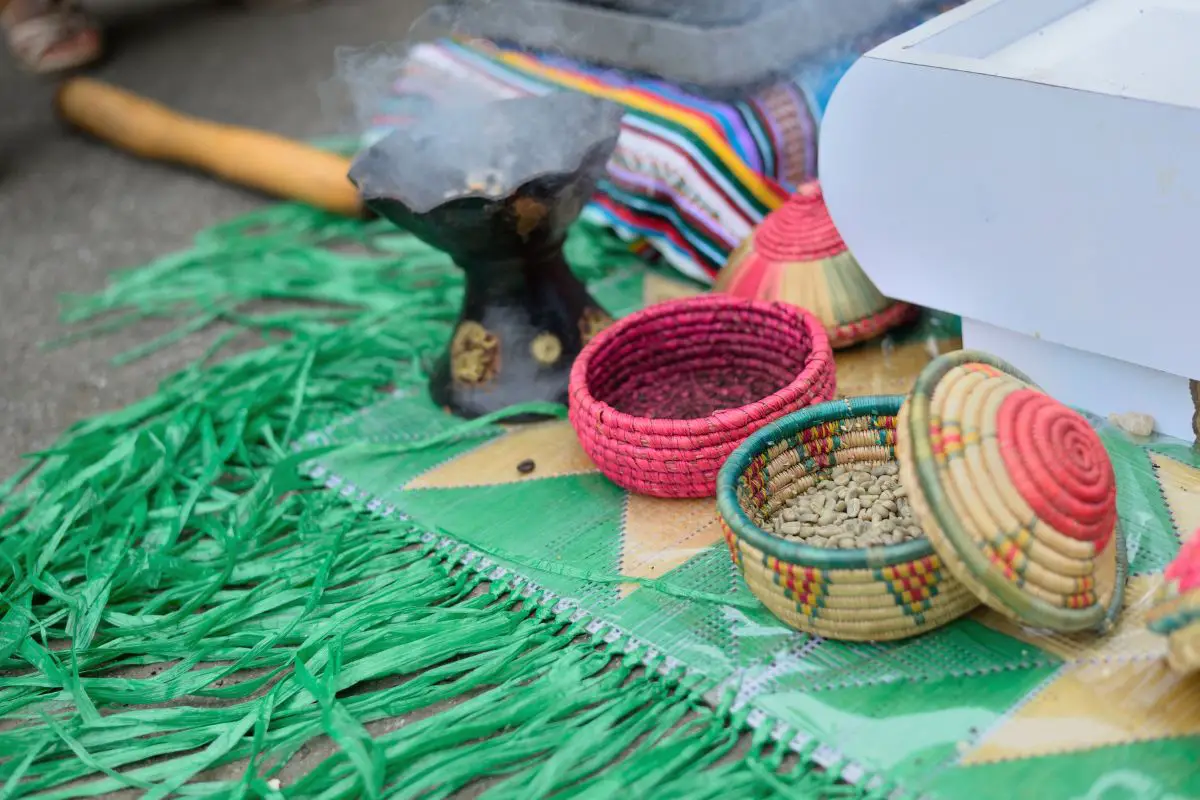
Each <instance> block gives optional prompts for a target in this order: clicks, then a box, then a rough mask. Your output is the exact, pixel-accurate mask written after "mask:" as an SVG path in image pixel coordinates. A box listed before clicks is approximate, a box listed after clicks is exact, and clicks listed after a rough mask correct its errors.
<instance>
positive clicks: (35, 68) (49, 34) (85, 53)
mask: <svg viewBox="0 0 1200 800" xmlns="http://www.w3.org/2000/svg"><path fill="white" fill-rule="evenodd" d="M0 29H2V30H3V32H4V36H5V38H6V39H7V40H8V46H9V49H10V50H11V51H12V53H13V57H14V58H16V60H17V62H18V63H19V64H20V66H21V68H22V69H24V70H26V71H28V72H33V73H36V74H38V75H46V74H49V73H53V72H63V71H66V70H71V69H76V68H77V67H82V66H85V65H87V64H90V63H92V62H93V61H96V60H97V59H98V58H100V56H101V54H102V52H103V41H102V39H101V35H100V29H99V28H98V27H97V26H96V24H95V22H93V21H92V19H91V18H90V17H88V16H87V15H86V14H85V13H83V11H81V10H80V9H79V8H78V7H77V6H76V5H75V4H74V3H73V2H71V0H11V2H9V3H8V5H7V6H6V7H5V8H4V10H3V11H0Z"/></svg>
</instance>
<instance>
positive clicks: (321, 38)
mask: <svg viewBox="0 0 1200 800" xmlns="http://www.w3.org/2000/svg"><path fill="white" fill-rule="evenodd" d="M83 2H84V5H85V6H86V7H87V8H89V10H92V11H94V12H95V13H96V14H97V15H98V16H99V17H100V18H101V19H102V20H103V21H104V22H105V23H106V25H107V28H108V34H109V38H110V41H109V45H110V56H109V58H108V60H107V61H106V62H105V63H104V64H102V65H100V66H99V67H98V68H94V69H92V70H90V73H91V74H93V75H95V76H96V77H99V78H102V79H104V80H108V81H111V82H113V83H115V84H117V85H119V86H122V87H125V88H127V89H130V90H132V91H135V92H138V93H140V94H144V95H147V96H149V97H151V98H154V99H156V100H159V101H162V102H165V103H167V104H169V105H171V106H173V107H175V108H178V109H180V110H182V111H185V112H188V113H191V114H196V115H200V116H203V117H208V118H212V119H216V120H221V121H224V122H229V123H234V124H241V125H251V126H255V127H259V128H263V129H267V130H271V131H276V132H278V133H282V134H285V135H288V136H295V137H309V136H320V135H325V134H329V133H333V132H336V129H337V126H338V124H339V123H340V122H341V120H340V119H339V118H338V117H337V115H336V113H334V110H333V109H330V108H328V107H325V108H323V107H322V103H321V98H320V94H319V87H320V85H321V84H322V83H323V82H325V81H327V80H329V79H330V78H331V76H332V73H333V63H334V62H333V51H334V49H335V48H336V47H338V46H339V45H349V46H366V45H370V44H373V43H375V42H377V41H395V40H398V39H401V38H403V36H404V33H405V31H406V30H407V29H408V26H409V25H410V24H411V21H412V19H413V18H414V17H415V16H416V14H417V13H418V12H419V11H420V10H421V8H423V7H424V5H425V3H424V2H423V0H323V2H320V3H317V4H315V5H313V6H312V7H311V8H306V9H303V10H297V11H287V12H278V13H271V12H246V11H244V10H242V9H240V8H238V7H237V6H236V5H234V4H232V3H225V4H223V3H220V2H219V1H217V0H193V1H192V2H182V1H181V0H94V2H92V3H89V0H83ZM52 91H53V82H52V81H48V80H44V79H38V78H34V77H31V76H28V75H25V74H22V73H20V72H18V71H17V70H16V69H15V66H14V65H13V63H12V61H11V59H9V58H8V56H7V53H4V52H0V474H3V475H7V474H8V473H10V472H11V471H12V470H13V468H15V467H16V466H17V464H18V459H19V457H20V455H21V454H22V453H25V452H29V451H30V450H32V449H34V448H38V447H44V446H46V445H48V444H49V443H51V442H52V441H53V439H54V437H55V436H56V435H57V434H58V433H59V432H60V431H61V430H62V429H64V428H65V427H67V426H68V425H70V424H71V423H72V422H74V421H75V420H77V419H79V418H81V417H84V416H88V415H90V414H94V413H96V412H98V411H100V410H104V409H109V408H116V407H120V406H122V405H125V404H127V403H129V402H132V401H134V400H136V399H138V398H140V397H142V396H144V395H146V394H147V393H150V392H152V391H153V390H154V388H155V386H156V385H157V384H158V382H159V381H160V380H162V379H163V378H165V377H166V376H168V375H170V374H171V373H173V372H175V371H176V370H178V369H180V368H181V367H182V366H184V365H185V364H187V363H188V362H189V361H190V360H191V359H193V358H195V357H196V356H197V355H198V354H199V353H201V352H202V351H203V349H204V342H203V341H193V342H190V343H187V344H185V345H182V346H179V347H174V348H171V349H169V350H167V351H165V352H162V353H159V354H158V355H156V356H154V357H153V358H151V359H148V360H145V361H141V362H137V363H135V364H133V365H131V366H127V367H121V368H116V367H112V366H110V364H109V363H108V361H109V359H110V358H111V357H112V356H114V355H116V354H117V353H119V352H121V351H123V350H125V349H127V348H129V347H131V346H133V345H136V344H138V343H141V342H144V341H146V339H147V338H148V337H149V336H152V335H154V333H155V331H154V330H153V329H151V328H147V327H142V328H135V329H130V330H126V331H123V332H121V333H119V334H117V335H114V336H111V337H106V338H103V339H98V340H94V341H90V342H86V343H81V344H77V345H74V346H72V347H69V348H66V349H60V350H53V351H47V350H45V349H44V348H42V347H41V346H40V343H41V342H44V341H48V340H52V339H54V338H56V337H58V336H61V335H62V334H63V333H64V329H63V328H62V327H61V326H60V325H59V323H58V311H59V307H58V298H59V296H60V295H62V294H64V293H87V292H92V291H95V290H97V289H99V288H101V287H102V286H103V285H104V282H105V279H106V276H107V275H108V274H109V273H110V272H111V271H113V270H115V269H120V268H123V267H127V266H136V265H140V264H143V263H145V262H147V261H148V260H150V259H152V258H154V257H155V256H158V255H162V254H165V253H169V252H171V251H174V250H177V249H179V248H181V247H186V246H187V244H188V243H189V241H190V240H191V237H192V235H193V234H194V233H195V232H196V231H198V230H200V229H202V228H205V227H207V226H209V225H211V224H213V223H216V222H219V221H221V220H224V219H227V218H229V217H231V216H235V215H237V214H240V213H243V212H245V211H248V210H251V209H253V208H255V207H256V206H258V205H260V204H262V203H264V202H267V201H266V200H264V199H263V198H261V197H258V196H255V195H253V194H250V193H248V192H244V191H241V190H238V189H236V188H232V187H229V186H227V185H224V184H221V183H219V182H216V181H213V180H211V179H208V178H206V177H203V176H199V175H192V174H189V173H186V172H183V171H180V170H178V169H176V168H172V167H169V166H163V165H158V164H151V163H145V162H141V161H138V160H137V159H134V158H132V157H130V156H127V155H124V154H122V153H119V152H115V151H113V150H111V149H109V148H108V147H106V146H105V145H103V144H100V143H96V142H93V141H90V140H87V139H85V138H84V137H82V136H80V135H78V134H75V133H72V132H71V131H68V130H64V129H63V127H62V126H61V125H60V124H59V123H58V122H57V121H56V120H55V118H54V116H53V114H52V111H51V94H52Z"/></svg>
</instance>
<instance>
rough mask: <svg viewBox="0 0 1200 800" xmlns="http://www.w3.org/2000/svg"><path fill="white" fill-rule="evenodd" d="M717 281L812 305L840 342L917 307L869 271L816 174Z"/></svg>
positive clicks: (878, 330)
mask: <svg viewBox="0 0 1200 800" xmlns="http://www.w3.org/2000/svg"><path fill="white" fill-rule="evenodd" d="M715 289H716V290H717V291H719V292H725V293H728V294H732V295H735V296H737V297H746V298H750V299H756V300H777V301H781V302H785V303H791V304H793V305H796V306H799V307H801V308H804V309H807V310H808V311H810V312H812V313H813V314H816V316H817V318H818V319H820V320H821V322H823V323H824V324H825V327H826V329H827V330H828V331H829V342H830V344H831V345H832V346H833V348H834V349H840V348H844V347H850V346H851V345H854V344H857V343H859V342H864V341H866V340H868V339H873V338H875V337H877V336H880V335H882V334H884V333H886V332H887V331H888V330H889V329H891V328H894V327H896V326H897V325H902V324H904V323H905V322H908V321H910V320H912V319H913V318H914V317H915V314H916V309H914V308H913V307H912V306H910V305H908V304H907V303H900V302H896V301H894V300H891V299H889V298H887V297H884V296H883V294H881V293H880V291H879V289H878V288H877V287H876V286H875V284H874V283H873V282H872V281H871V279H870V278H869V277H867V274H866V273H865V272H863V270H862V267H861V266H859V264H858V261H857V260H856V259H855V258H854V256H853V255H852V254H851V253H850V251H849V250H847V248H846V243H845V242H844V241H842V237H841V234H839V233H838V230H837V228H836V227H835V226H834V224H833V219H832V218H830V216H829V209H828V208H826V206H825V199H824V195H823V194H822V192H821V185H820V183H819V182H817V181H812V182H810V183H807V184H805V185H803V186H801V187H800V189H799V190H797V191H796V193H795V194H793V195H792V196H791V197H790V198H789V199H788V201H787V202H786V203H785V204H784V205H783V206H781V207H780V208H778V209H776V210H775V211H772V212H771V213H770V214H768V215H767V217H766V219H764V220H763V221H762V223H761V224H759V226H758V227H757V228H756V229H755V230H754V232H753V233H752V234H751V235H750V236H748V237H747V238H746V240H745V241H744V242H742V243H741V244H740V245H739V246H738V247H737V249H735V250H734V251H733V253H731V254H730V256H729V260H728V262H726V265H725V267H724V268H723V269H722V270H721V273H720V274H719V275H718V277H717V283H716V286H715Z"/></svg>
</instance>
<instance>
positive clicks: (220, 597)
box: [0, 206, 865, 800]
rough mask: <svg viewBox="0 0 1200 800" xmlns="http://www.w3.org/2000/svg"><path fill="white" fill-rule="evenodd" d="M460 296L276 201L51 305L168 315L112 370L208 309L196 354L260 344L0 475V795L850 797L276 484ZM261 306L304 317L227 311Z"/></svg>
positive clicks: (741, 728)
mask: <svg viewBox="0 0 1200 800" xmlns="http://www.w3.org/2000/svg"><path fill="white" fill-rule="evenodd" d="M252 234H253V235H252ZM343 241H349V242H351V243H354V244H357V245H359V246H364V247H369V249H370V250H371V254H370V255H363V256H354V255H348V254H347V253H345V252H338V251H337V250H336V249H334V248H332V247H331V246H330V243H331V242H343ZM574 246H576V247H590V248H595V249H597V251H598V252H597V253H593V254H592V255H593V257H592V258H591V259H586V260H585V259H580V260H581V261H586V263H592V264H596V263H601V264H602V263H605V261H604V259H605V252H607V251H605V248H612V249H611V252H609V255H610V256H611V259H610V260H612V261H615V262H620V261H621V260H622V259H624V260H626V261H627V260H628V258H629V256H628V255H627V254H623V253H622V252H621V250H620V248H619V247H614V246H613V245H612V244H610V243H607V242H606V241H605V240H602V239H601V238H600V237H595V238H593V239H591V240H587V241H582V242H579V241H577V242H576V243H575V245H574ZM389 248H391V249H389ZM380 254H382V256H381V255H380ZM457 291H458V284H457V276H456V274H455V272H454V271H453V270H452V269H450V268H449V267H448V265H447V264H446V262H445V261H444V259H442V258H441V257H440V256H438V255H437V254H435V253H432V252H430V251H428V249H426V248H423V247H422V246H420V245H419V244H418V243H416V242H414V241H413V240H412V239H410V238H408V237H398V236H395V235H394V234H392V233H391V231H390V230H388V229H386V228H384V227H382V226H376V225H365V226H364V225H363V224H361V223H351V222H346V221H344V220H337V219H333V218H328V217H323V216H321V215H319V214H316V213H315V212H312V211H310V210H307V209H301V208H297V207H292V206H285V207H281V208H277V209H272V210H270V211H268V212H264V213H262V214H257V215H252V216H251V217H248V218H245V219H243V220H240V221H238V222H236V223H233V224H231V225H228V226H223V227H222V228H219V229H216V230H214V231H210V232H207V233H206V234H204V235H202V236H200V237H199V238H198V240H197V244H196V247H195V248H194V249H193V250H191V251H190V252H187V253H183V254H180V255H176V256H171V257H168V258H165V259H162V260H160V261H158V262H156V263H154V264H151V265H150V266H148V267H146V268H143V269H140V270H135V271H131V272H128V273H125V274H123V275H121V276H118V277H117V278H116V280H115V281H114V282H113V284H112V285H111V286H110V287H109V288H108V290H106V291H105V292H103V293H101V294H100V295H98V296H96V297H93V298H76V299H74V300H72V301H71V302H70V303H69V304H68V318H69V319H70V320H72V321H74V322H81V321H85V320H88V319H93V318H95V317H97V315H101V314H109V315H110V316H108V317H107V318H105V319H103V320H102V321H101V323H100V324H99V326H98V327H94V328H93V331H97V330H98V331H103V330H111V329H113V328H115V327H119V326H121V325H126V324H130V323H132V322H135V321H137V320H140V319H145V318H150V317H175V318H177V319H180V318H182V319H183V320H184V321H183V322H182V324H181V326H180V328H179V329H178V330H177V331H176V332H174V333H173V334H170V335H168V336H166V337H163V338H162V339H161V340H158V341H155V342H153V343H151V344H150V345H148V346H147V347H145V348H141V349H139V350H138V351H137V352H135V353H132V354H127V355H126V356H125V358H126V359H130V358H136V357H137V356H139V355H144V354H145V353H146V352H148V351H150V350H151V349H153V348H155V347H161V346H166V345H167V344H169V343H170V342H172V341H176V340H178V339H179V338H182V337H183V336H186V335H189V334H192V333H195V332H197V331H199V330H201V329H203V328H205V327H206V326H208V325H210V324H212V323H214V322H216V321H218V320H221V321H224V322H225V323H227V324H229V325H231V326H232V328H231V329H230V330H227V331H226V332H225V333H224V334H222V335H221V336H220V337H219V338H218V341H217V343H216V344H214V349H213V353H215V352H216V350H217V349H218V348H219V347H220V346H221V345H223V344H226V343H228V341H229V340H230V339H232V338H234V337H235V336H236V335H237V334H238V333H239V332H245V331H247V330H249V331H256V332H258V333H260V334H263V335H264V336H265V337H266V339H267V340H266V341H265V342H264V343H262V345H261V346H260V347H258V348H257V349H255V350H252V351H250V352H245V353H242V354H240V355H234V356H232V357H229V358H227V359H225V360H222V361H220V362H219V363H215V364H210V363H209V362H210V360H211V356H212V353H210V354H209V356H207V357H206V358H205V359H202V360H201V361H199V362H197V363H196V364H194V365H193V366H191V367H190V368H188V369H186V370H184V371H183V372H181V373H180V374H178V375H176V376H175V377H173V378H171V379H170V380H168V381H166V382H165V383H164V384H163V385H162V386H161V388H160V390H159V392H158V393H157V394H156V395H154V396H152V397H149V398H147V399H146V400H144V401H142V402H140V403H137V404H135V405H133V406H130V407H128V408H125V409H122V410H118V411H115V412H113V413H110V414H105V415H102V416H99V417H96V418H93V419H89V420H85V421H83V422H81V423H80V424H78V425H76V426H75V427H73V428H72V429H71V430H70V431H68V432H67V433H66V434H65V435H64V436H63V437H62V438H61V440H60V441H59V442H58V443H57V444H55V445H54V446H53V447H52V448H50V449H49V450H47V451H45V452H42V453H39V454H36V456H34V457H33V458H32V459H31V463H30V465H29V468H28V469H27V470H26V471H25V472H24V473H22V475H19V476H16V477H14V478H13V479H12V480H10V481H9V482H8V483H7V484H5V485H4V486H3V487H0V530H2V531H3V534H2V536H0V787H2V788H0V796H3V797H26V796H37V797H44V798H70V797H94V796H109V795H110V794H111V793H114V792H117V791H118V790H130V792H131V794H133V795H141V796H144V797H147V798H163V797H173V796H178V797H213V798H217V797H220V798H245V797H264V798H265V797H304V798H309V797H312V798H350V797H364V796H365V797H372V798H373V797H381V796H384V795H387V796H399V797H444V796H449V795H452V794H454V793H456V792H459V791H462V790H464V789H468V788H469V789H470V790H471V791H482V796H484V797H490V798H521V800H526V799H527V798H537V797H549V796H554V795H567V796H574V797H583V798H597V800H599V799H600V798H609V797H613V796H617V795H622V796H624V795H629V796H634V797H646V796H653V797H662V798H675V797H679V798H683V797H687V798H707V797H713V798H716V797H718V796H733V797H739V798H743V797H745V798H750V797H770V796H794V797H805V798H812V797H833V796H865V793H864V792H863V791H862V790H856V789H853V788H850V787H846V786H836V785H834V784H833V782H832V780H831V778H830V777H829V776H828V775H827V774H825V773H822V772H821V771H819V770H815V769H814V768H812V766H811V764H810V763H809V762H808V761H807V759H804V758H797V757H796V756H795V755H787V754H785V751H784V749H783V748H780V747H776V746H775V745H774V744H773V743H772V742H771V741H770V734H769V731H768V730H767V726H763V728H762V729H761V730H758V731H754V732H752V731H751V728H750V726H748V725H747V720H746V713H745V711H741V712H736V713H735V712H733V711H731V710H730V709H731V705H730V704H731V702H732V698H731V697H725V698H719V700H720V701H721V702H719V703H718V707H717V708H715V709H714V708H713V707H712V706H710V705H708V704H706V703H705V702H704V697H703V695H702V693H703V692H704V691H706V690H711V687H706V686H702V685H699V684H698V683H697V680H696V679H695V678H694V677H692V676H689V675H687V674H685V673H683V672H681V671H679V670H678V669H667V668H665V667H664V666H662V662H660V661H658V660H656V659H652V658H651V657H650V654H648V653H646V652H644V651H641V650H638V649H637V648H631V649H630V650H629V652H625V647H624V646H623V644H622V643H621V642H612V641H609V642H605V641H602V640H600V639H599V637H598V636H596V635H591V634H588V633H587V624H588V620H587V619H586V618H576V619H575V620H574V622H571V621H570V620H569V619H565V618H563V617H562V616H560V615H555V614H554V613H553V612H552V610H550V609H547V608H545V607H544V606H539V605H536V604H530V603H528V602H527V601H523V600H522V599H521V596H520V593H518V592H514V591H513V586H512V585H511V584H510V583H509V582H508V581H506V580H487V579H485V578H484V577H483V575H481V574H480V573H479V572H478V571H476V570H473V569H469V568H464V567H462V566H461V565H459V564H457V563H456V562H455V561H454V560H453V559H451V557H450V555H449V552H450V551H447V550H445V549H439V548H437V547H435V546H434V544H432V543H430V542H428V541H425V540H427V539H428V538H429V537H428V535H424V536H423V535H422V532H421V531H418V530H415V529H413V528H412V527H411V526H410V525H408V524H406V523H404V522H402V521H398V520H385V519H380V518H378V517H375V516H372V515H369V514H367V513H366V512H365V511H363V510H360V509H356V508H353V507H351V506H350V505H349V504H347V503H345V502H344V501H342V500H341V499H340V498H338V497H337V496H336V495H335V494H334V493H333V492H328V491H323V490H320V491H314V490H292V491H286V492H283V493H282V494H281V493H280V492H277V491H275V489H276V488H277V484H273V480H274V479H275V477H277V476H276V475H275V468H276V467H277V466H279V465H280V464H281V463H284V462H288V463H291V462H292V461H294V455H293V452H292V446H293V443H294V442H295V441H296V440H297V438H298V437H299V436H300V435H301V434H302V433H304V432H306V431H308V430H312V429H315V428H318V427H320V426H322V425H325V424H327V423H329V422H330V421H332V420H334V419H337V418H338V417H341V416H343V415H345V414H347V413H350V412H352V411H355V410H357V409H359V408H361V407H363V406H365V405H367V404H369V403H371V402H373V401H374V400H376V399H378V398H379V397H380V392H381V391H383V390H386V389H388V388H390V387H393V386H396V385H403V384H407V383H410V382H417V381H420V380H421V374H422V373H421V369H420V367H421V364H422V363H423V361H424V360H425V359H426V358H427V357H428V355H429V353H431V352H433V351H434V350H435V349H436V348H438V347H440V346H441V344H442V342H443V341H444V338H445V335H446V333H447V331H448V324H449V322H450V321H451V320H452V319H453V316H454V310H455V305H456V303H457V295H456V292H457ZM272 298H277V299H287V300H310V301H315V302H319V303H321V304H322V306H321V307H312V308H308V309H304V310H300V311H296V310H294V309H292V310H286V311H278V310H274V311H273V310H270V309H267V310H262V309H258V310H255V311H254V312H253V313H250V312H247V311H246V310H245V309H244V304H245V303H246V302H247V301H261V300H264V299H272ZM330 303H333V304H334V305H333V306H332V307H327V306H328V304H330ZM114 313H115V314H117V316H112V315H113V314H114ZM279 331H282V332H284V333H285V334H286V336H284V337H279V336H277V335H276V333H277V332H279ZM747 742H748V744H747Z"/></svg>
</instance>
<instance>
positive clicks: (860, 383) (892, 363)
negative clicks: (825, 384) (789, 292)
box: [833, 338, 962, 397]
mask: <svg viewBox="0 0 1200 800" xmlns="http://www.w3.org/2000/svg"><path fill="white" fill-rule="evenodd" d="M960 349H962V340H961V339H933V338H930V339H928V340H925V341H918V342H906V343H903V344H898V345H887V346H885V345H882V344H880V343H879V342H877V341H871V342H865V343H863V344H860V345H857V346H855V347H851V348H848V349H846V350H839V351H837V352H836V353H834V356H833V360H834V361H835V362H836V363H837V391H838V396H839V397H869V396H872V395H878V394H902V395H906V394H908V393H909V392H910V391H911V390H912V387H913V384H914V383H916V380H917V376H918V375H920V374H921V370H922V369H924V368H925V365H926V364H928V363H929V362H930V361H932V360H933V359H934V358H935V357H936V356H938V355H940V354H942V353H948V352H951V351H954V350H960Z"/></svg>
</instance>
